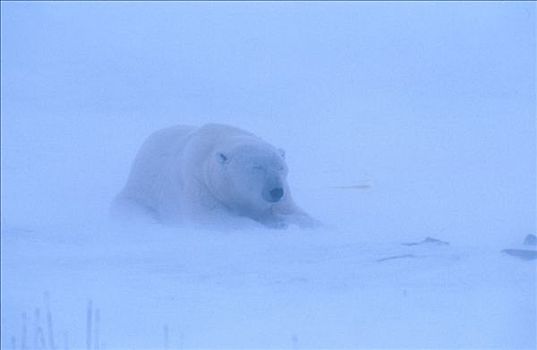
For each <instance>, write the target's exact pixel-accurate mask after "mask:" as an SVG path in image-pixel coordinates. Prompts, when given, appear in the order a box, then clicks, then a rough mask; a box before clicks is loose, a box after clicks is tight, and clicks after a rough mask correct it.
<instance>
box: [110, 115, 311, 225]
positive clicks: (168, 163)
mask: <svg viewBox="0 0 537 350" xmlns="http://www.w3.org/2000/svg"><path fill="white" fill-rule="evenodd" d="M284 158H285V156H284V152H283V151H282V150H281V149H277V148H275V147H274V146H272V145H270V144H269V143H267V142H265V141H263V140H262V139H260V138H259V137H257V136H255V135H254V134H251V133H249V132H246V131H243V130H241V129H238V128H235V127H231V126H227V125H220V124H207V125H204V126H202V127H199V128H197V127H193V126H184V125H179V126H174V127H169V128H166V129H163V130H159V131H157V132H155V133H153V134H152V135H150V136H149V137H148V138H147V140H146V141H145V142H144V144H143V145H142V147H141V149H140V151H139V152H138V154H137V156H136V159H135V160H134V164H133V165H132V168H131V172H130V175H129V178H128V181H127V184H126V185H125V187H124V188H123V190H122V191H121V192H120V193H119V194H118V195H117V197H116V199H115V200H114V203H113V207H112V209H113V212H114V213H115V214H116V215H117V214H120V215H122V216H125V215H129V216H130V214H132V213H133V212H137V213H138V214H139V213H142V214H143V215H146V216H147V215H149V216H150V217H151V218H152V219H154V220H156V221H158V222H162V223H181V222H196V223H210V224H213V223H218V222H220V221H222V220H227V219H226V218H228V217H229V216H233V217H246V218H249V219H252V220H255V221H257V222H259V223H261V224H263V225H265V226H268V227H273V228H283V227H287V226H288V225H290V224H293V225H298V226H300V227H313V226H317V225H318V221H317V220H315V219H313V218H311V217H310V216H309V215H308V214H306V213H305V212H304V211H302V210H301V209H300V208H299V207H298V206H297V205H296V204H295V203H294V201H293V198H292V197H291V191H290V190H289V186H288V184H287V181H286V177H287V172H288V169H287V165H286V163H285V159H284Z"/></svg>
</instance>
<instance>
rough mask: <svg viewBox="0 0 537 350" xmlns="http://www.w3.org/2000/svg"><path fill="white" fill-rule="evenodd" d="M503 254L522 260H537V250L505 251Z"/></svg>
mask: <svg viewBox="0 0 537 350" xmlns="http://www.w3.org/2000/svg"><path fill="white" fill-rule="evenodd" d="M502 253H505V254H508V255H511V256H514V257H516V258H519V259H522V260H535V259H537V250H530V249H504V250H502Z"/></svg>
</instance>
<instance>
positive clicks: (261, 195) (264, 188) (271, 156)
mask: <svg viewBox="0 0 537 350" xmlns="http://www.w3.org/2000/svg"><path fill="white" fill-rule="evenodd" d="M284 158H285V154H284V152H283V150H281V149H276V148H274V147H273V146H271V145H269V144H266V143H257V142H253V143H246V144H238V145H235V146H234V147H231V148H229V149H216V150H215V151H214V152H213V155H212V157H211V160H210V162H209V166H208V168H207V171H206V174H205V175H206V182H207V186H208V187H209V190H210V191H211V193H212V194H213V195H214V196H215V197H216V198H217V199H218V200H219V201H220V202H221V203H222V204H223V205H225V206H226V207H228V208H229V209H231V210H234V211H236V212H238V213H239V214H242V215H247V216H256V215H262V214H263V212H266V211H267V210H269V209H270V208H271V207H272V206H273V205H275V204H278V203H281V202H283V201H284V200H285V199H286V197H287V196H289V193H288V191H289V190H288V186H287V180H286V178H287V172H288V169H287V165H286V164H285V159H284Z"/></svg>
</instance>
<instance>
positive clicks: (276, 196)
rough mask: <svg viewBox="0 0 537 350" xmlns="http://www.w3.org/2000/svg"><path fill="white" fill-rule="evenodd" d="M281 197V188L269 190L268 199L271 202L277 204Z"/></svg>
mask: <svg viewBox="0 0 537 350" xmlns="http://www.w3.org/2000/svg"><path fill="white" fill-rule="evenodd" d="M282 197H283V188H281V187H277V188H273V189H272V190H270V199H271V201H272V202H277V201H279V200H280V199H281V198H282Z"/></svg>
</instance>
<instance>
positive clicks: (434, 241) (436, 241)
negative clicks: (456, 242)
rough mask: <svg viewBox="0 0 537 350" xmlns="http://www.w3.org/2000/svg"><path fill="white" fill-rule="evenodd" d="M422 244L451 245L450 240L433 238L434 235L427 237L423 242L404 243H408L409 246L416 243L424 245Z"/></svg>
mask: <svg viewBox="0 0 537 350" xmlns="http://www.w3.org/2000/svg"><path fill="white" fill-rule="evenodd" d="M422 244H435V245H449V242H445V241H441V240H439V239H436V238H432V237H427V238H425V239H424V240H423V241H421V242H409V243H403V245H406V246H408V247H411V246H415V245H422Z"/></svg>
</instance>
